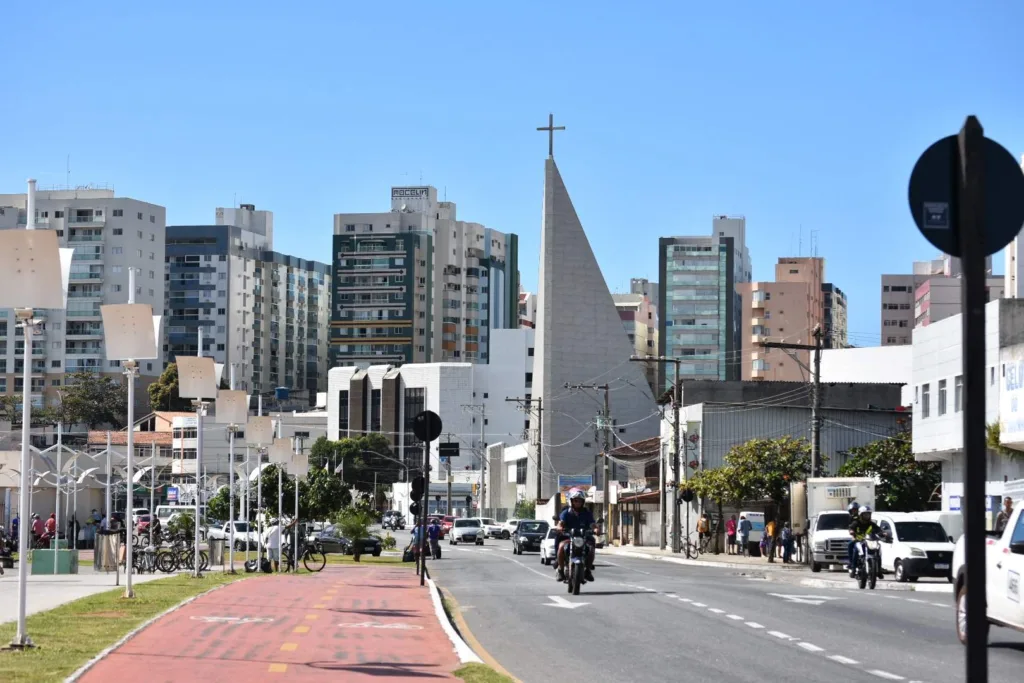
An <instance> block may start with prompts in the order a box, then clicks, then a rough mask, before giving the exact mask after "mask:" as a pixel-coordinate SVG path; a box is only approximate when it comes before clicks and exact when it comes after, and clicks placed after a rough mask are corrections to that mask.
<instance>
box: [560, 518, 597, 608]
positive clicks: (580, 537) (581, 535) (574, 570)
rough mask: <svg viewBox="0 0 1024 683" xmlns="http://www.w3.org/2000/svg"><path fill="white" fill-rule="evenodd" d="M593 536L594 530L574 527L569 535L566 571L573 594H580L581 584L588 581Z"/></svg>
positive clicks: (569, 587)
mask: <svg viewBox="0 0 1024 683" xmlns="http://www.w3.org/2000/svg"><path fill="white" fill-rule="evenodd" d="M593 537H594V532H593V531H589V530H588V531H582V530H580V529H574V530H573V532H572V535H571V536H570V537H569V548H568V551H569V557H568V560H569V562H568V567H567V569H566V572H565V583H566V584H567V585H568V589H569V593H571V594H572V595H579V594H580V586H582V585H583V584H585V583H586V582H587V579H586V576H585V575H586V571H587V552H588V546H589V545H590V541H591V540H592V539H593Z"/></svg>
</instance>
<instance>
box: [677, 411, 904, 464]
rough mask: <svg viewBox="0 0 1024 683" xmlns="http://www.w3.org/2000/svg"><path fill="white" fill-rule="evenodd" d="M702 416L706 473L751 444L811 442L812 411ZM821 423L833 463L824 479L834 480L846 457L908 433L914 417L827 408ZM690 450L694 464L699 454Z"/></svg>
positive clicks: (823, 449) (708, 413)
mask: <svg viewBox="0 0 1024 683" xmlns="http://www.w3.org/2000/svg"><path fill="white" fill-rule="evenodd" d="M703 415H704V421H703V423H702V425H701V434H700V442H699V443H700V448H701V455H702V456H703V465H704V467H705V468H706V469H707V468H714V467H721V466H722V465H723V464H724V458H725V454H726V453H728V452H729V449H730V448H732V447H733V446H738V445H740V444H742V443H745V442H747V441H750V440H751V439H777V438H780V437H784V436H791V437H793V438H805V439H807V440H808V441H810V438H811V411H810V409H808V408H803V407H785V406H758V405H747V406H744V405H742V404H721V403H720V404H713V403H705V404H704V412H703ZM822 417H823V424H822V426H821V452H822V453H823V454H824V455H826V456H827V457H828V460H827V461H826V462H825V463H824V467H823V469H824V474H825V475H826V476H834V475H835V474H836V473H837V472H838V471H839V468H840V467H841V466H842V465H843V463H844V462H845V460H846V458H845V457H844V456H843V451H846V450H848V449H850V448H853V447H855V446H863V445H865V444H868V443H871V442H872V441H878V440H879V439H884V438H886V437H888V436H893V435H896V434H897V433H898V432H899V430H900V429H901V428H909V426H910V417H911V416H910V414H909V413H898V412H889V411H881V410H835V409H827V408H826V409H823V410H822ZM898 420H902V421H903V424H900V423H899V422H898ZM687 450H688V453H687V459H688V460H689V459H691V458H693V457H694V454H693V452H692V451H691V450H690V449H687ZM690 471H692V470H690Z"/></svg>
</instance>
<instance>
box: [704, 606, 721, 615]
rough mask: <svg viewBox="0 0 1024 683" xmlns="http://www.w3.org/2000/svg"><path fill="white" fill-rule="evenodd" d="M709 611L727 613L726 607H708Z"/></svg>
mask: <svg viewBox="0 0 1024 683" xmlns="http://www.w3.org/2000/svg"><path fill="white" fill-rule="evenodd" d="M708 611H709V612H713V613H714V614H725V610H724V609H716V608H714V607H708Z"/></svg>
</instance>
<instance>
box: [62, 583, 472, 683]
mask: <svg viewBox="0 0 1024 683" xmlns="http://www.w3.org/2000/svg"><path fill="white" fill-rule="evenodd" d="M459 666H460V664H459V659H458V657H457V655H456V654H455V650H454V646H453V645H452V642H451V640H450V639H449V638H448V636H447V634H446V633H445V631H444V629H443V628H442V626H441V624H440V622H439V621H438V617H437V614H436V612H435V608H434V604H433V601H432V599H431V597H430V593H429V589H428V588H426V587H422V588H421V587H420V585H419V577H417V576H416V574H415V572H414V571H411V570H409V569H404V568H402V569H399V568H390V567H382V566H372V567H371V566H367V567H330V566H328V567H327V568H326V569H325V570H324V571H323V572H321V573H319V574H315V575H312V576H311V575H300V576H293V575H290V574H283V575H274V576H261V577H256V578H251V579H247V580H245V581H239V582H237V583H233V584H229V585H226V586H224V587H222V588H218V589H217V590H214V591H212V592H211V593H209V594H207V595H203V596H201V597H199V598H197V599H196V600H193V601H192V602H191V603H189V604H187V605H185V606H184V607H181V608H180V609H178V610H176V611H174V612H172V613H170V614H168V615H166V616H164V617H161V618H160V619H158V620H157V621H156V622H154V623H153V624H150V625H149V626H148V627H146V628H145V629H143V630H142V631H141V632H139V633H138V634H136V635H135V636H134V637H133V638H131V639H130V640H129V641H128V642H126V643H125V644H123V645H122V646H121V647H119V648H117V649H115V650H114V651H112V652H111V653H109V654H108V655H107V656H106V657H104V658H103V659H102V660H100V661H99V662H97V663H96V664H95V665H94V666H93V667H92V668H90V669H89V670H88V671H87V672H86V673H85V674H84V675H83V676H82V677H81V678H79V679H78V680H79V681H82V683H121V682H124V683H137V682H138V681H147V683H163V682H165V681H166V682H167V683H172V682H173V683H180V682H181V681H190V683H227V682H228V681H283V680H286V679H288V680H298V681H339V680H344V681H354V682H358V681H379V680H380V679H381V678H387V679H388V680H390V681H406V680H408V681H413V680H422V679H436V680H457V679H456V678H455V677H454V676H453V675H452V674H451V672H452V671H454V670H455V669H457V668H459Z"/></svg>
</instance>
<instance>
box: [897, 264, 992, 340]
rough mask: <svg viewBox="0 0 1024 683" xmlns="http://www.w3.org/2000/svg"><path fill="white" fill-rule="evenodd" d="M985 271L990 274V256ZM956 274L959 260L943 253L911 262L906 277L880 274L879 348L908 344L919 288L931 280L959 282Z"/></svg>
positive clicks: (959, 270) (914, 318) (957, 273)
mask: <svg viewBox="0 0 1024 683" xmlns="http://www.w3.org/2000/svg"><path fill="white" fill-rule="evenodd" d="M985 272H986V273H987V274H988V275H989V276H991V275H992V257H991V256H989V257H988V258H987V259H986V260H985ZM960 274H961V268H960V259H958V258H954V257H952V256H949V255H948V254H947V255H943V256H942V258H938V259H934V260H932V261H915V262H914V267H913V272H912V273H911V274H909V275H882V315H881V338H882V346H894V345H899V344H910V343H912V341H913V340H912V335H911V332H912V330H913V329H914V323H915V322H916V319H917V312H916V308H917V307H916V303H917V300H918V299H917V291H918V288H920V287H921V285H923V284H924V283H925V282H927V281H928V280H930V279H932V278H934V277H939V278H955V279H957V280H959V278H960Z"/></svg>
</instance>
